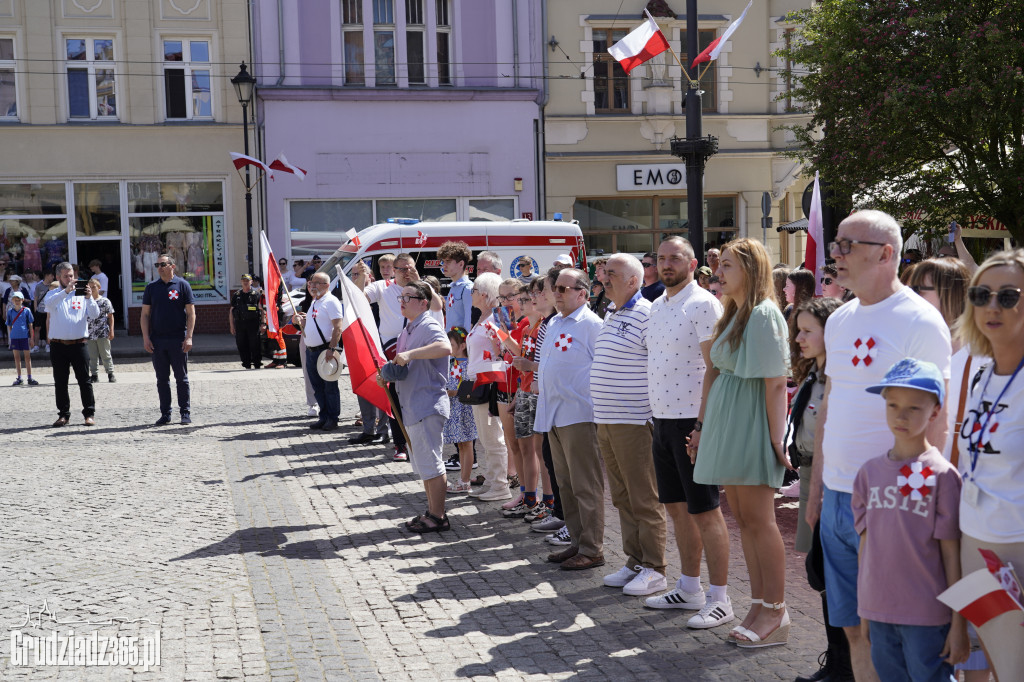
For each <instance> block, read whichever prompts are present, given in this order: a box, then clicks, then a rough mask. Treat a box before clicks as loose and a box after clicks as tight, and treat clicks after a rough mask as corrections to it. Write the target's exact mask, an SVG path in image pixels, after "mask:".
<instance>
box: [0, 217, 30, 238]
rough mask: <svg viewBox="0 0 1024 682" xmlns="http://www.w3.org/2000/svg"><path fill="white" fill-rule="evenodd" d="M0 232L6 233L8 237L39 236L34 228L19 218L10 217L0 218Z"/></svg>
mask: <svg viewBox="0 0 1024 682" xmlns="http://www.w3.org/2000/svg"><path fill="white" fill-rule="evenodd" d="M0 234H6V235H7V236H8V237H34V238H36V239H38V238H39V233H38V232H36V231H35V230H34V229H32V228H31V227H29V226H28V225H26V224H25V223H23V222H21V221H20V220H14V219H12V218H6V219H0Z"/></svg>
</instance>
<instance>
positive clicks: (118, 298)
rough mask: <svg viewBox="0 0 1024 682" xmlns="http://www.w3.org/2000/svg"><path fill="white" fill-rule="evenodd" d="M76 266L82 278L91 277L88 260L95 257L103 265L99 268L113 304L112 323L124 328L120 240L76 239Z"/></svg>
mask: <svg viewBox="0 0 1024 682" xmlns="http://www.w3.org/2000/svg"><path fill="white" fill-rule="evenodd" d="M77 247H78V266H79V272H81V273H82V277H83V278H84V279H88V278H89V277H92V270H90V269H89V261H91V260H93V259H96V260H98V261H100V262H101V263H102V264H103V265H102V267H101V270H102V271H103V274H104V275H106V276H107V279H108V283H107V298H109V299H110V302H111V303H112V304H113V306H114V325H115V326H116V327H117V328H118V329H125V310H124V287H123V286H122V277H121V240H120V239H96V240H89V241H85V240H82V239H80V240H78V242H77Z"/></svg>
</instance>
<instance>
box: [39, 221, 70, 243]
mask: <svg viewBox="0 0 1024 682" xmlns="http://www.w3.org/2000/svg"><path fill="white" fill-rule="evenodd" d="M67 236H68V221H66V220H61V221H60V222H57V223H54V224H53V225H51V226H50V227H48V228H46V231H45V232H43V238H44V239H66V238H67Z"/></svg>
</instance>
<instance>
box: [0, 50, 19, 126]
mask: <svg viewBox="0 0 1024 682" xmlns="http://www.w3.org/2000/svg"><path fill="white" fill-rule="evenodd" d="M15 66H16V62H15V61H14V38H0V119H4V118H17V117H18V87H17V80H16V79H15V78H16V77H15V74H16V73H17V69H16V68H15Z"/></svg>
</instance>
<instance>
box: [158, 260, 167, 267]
mask: <svg viewBox="0 0 1024 682" xmlns="http://www.w3.org/2000/svg"><path fill="white" fill-rule="evenodd" d="M168 265H170V263H168V262H167V261H165V260H161V261H157V263H156V266H157V267H158V268H162V267H165V266H168Z"/></svg>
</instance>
